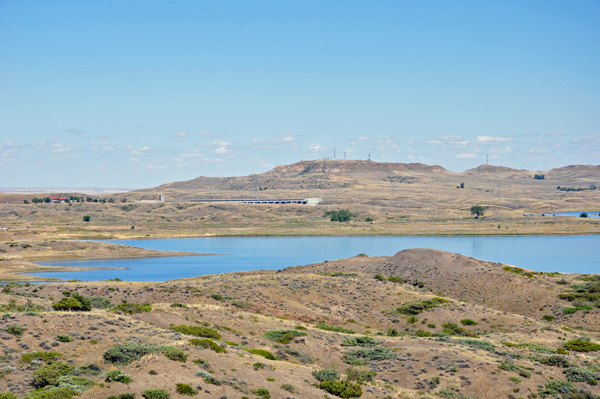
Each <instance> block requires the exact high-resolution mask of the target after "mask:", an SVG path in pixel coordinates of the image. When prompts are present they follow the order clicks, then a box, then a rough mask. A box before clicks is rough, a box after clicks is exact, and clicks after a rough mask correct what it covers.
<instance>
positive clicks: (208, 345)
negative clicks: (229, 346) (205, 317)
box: [190, 338, 227, 353]
mask: <svg viewBox="0 0 600 399" xmlns="http://www.w3.org/2000/svg"><path fill="white" fill-rule="evenodd" d="M190 345H193V346H200V347H202V348H204V349H210V350H211V351H214V352H217V353H227V351H226V350H225V349H223V348H221V347H220V346H219V345H218V344H217V343H216V342H215V341H213V340H210V339H208V338H204V339H195V338H194V339H190Z"/></svg>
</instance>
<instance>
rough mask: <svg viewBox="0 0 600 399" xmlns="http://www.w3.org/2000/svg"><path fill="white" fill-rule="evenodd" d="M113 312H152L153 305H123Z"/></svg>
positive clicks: (115, 308) (114, 308) (127, 303)
mask: <svg viewBox="0 0 600 399" xmlns="http://www.w3.org/2000/svg"><path fill="white" fill-rule="evenodd" d="M111 311H113V312H123V313H128V314H134V313H143V312H151V311H152V305H150V304H149V303H129V302H125V303H121V304H119V305H117V306H115V307H113V308H112V309H111Z"/></svg>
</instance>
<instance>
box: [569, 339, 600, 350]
mask: <svg viewBox="0 0 600 399" xmlns="http://www.w3.org/2000/svg"><path fill="white" fill-rule="evenodd" d="M563 346H564V347H565V348H566V349H568V350H570V351H575V352H595V351H597V350H600V345H598V344H595V343H593V342H591V341H588V340H585V339H581V338H578V339H572V340H570V341H567V342H565V343H564V344H563Z"/></svg>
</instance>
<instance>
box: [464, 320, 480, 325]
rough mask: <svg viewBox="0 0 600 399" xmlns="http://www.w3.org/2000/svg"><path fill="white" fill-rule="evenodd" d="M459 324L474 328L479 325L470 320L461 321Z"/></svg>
mask: <svg viewBox="0 0 600 399" xmlns="http://www.w3.org/2000/svg"><path fill="white" fill-rule="evenodd" d="M460 324H462V325H463V326H476V325H477V324H479V323H477V322H476V321H475V320H472V319H462V320H461V321H460Z"/></svg>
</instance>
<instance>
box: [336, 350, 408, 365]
mask: <svg viewBox="0 0 600 399" xmlns="http://www.w3.org/2000/svg"><path fill="white" fill-rule="evenodd" d="M395 357H396V354H395V353H394V352H392V351H390V350H389V349H388V348H384V347H375V348H361V349H356V350H351V351H348V352H346V353H344V358H343V360H344V363H347V364H350V365H352V366H364V365H367V364H369V362H370V361H373V360H385V359H394V358H395Z"/></svg>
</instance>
